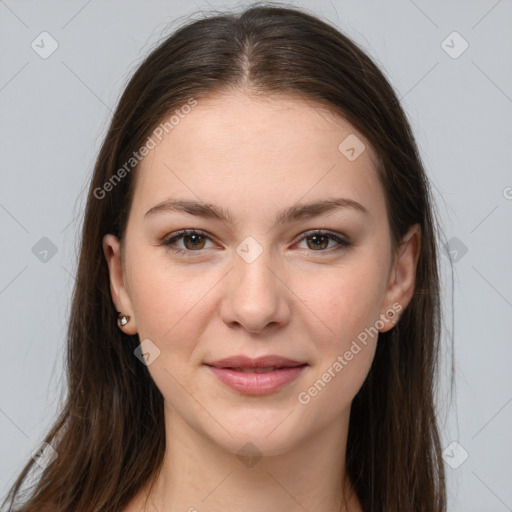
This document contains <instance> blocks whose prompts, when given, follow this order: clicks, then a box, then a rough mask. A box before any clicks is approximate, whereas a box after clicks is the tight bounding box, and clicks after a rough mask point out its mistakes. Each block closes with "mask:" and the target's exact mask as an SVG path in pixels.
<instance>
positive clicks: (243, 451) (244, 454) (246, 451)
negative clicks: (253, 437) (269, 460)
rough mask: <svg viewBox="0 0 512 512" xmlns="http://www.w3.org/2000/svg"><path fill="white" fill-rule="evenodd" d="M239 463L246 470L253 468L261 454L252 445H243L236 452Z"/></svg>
mask: <svg viewBox="0 0 512 512" xmlns="http://www.w3.org/2000/svg"><path fill="white" fill-rule="evenodd" d="M236 456H237V457H238V459H239V460H240V462H241V463H242V464H243V465H244V466H247V467H248V468H252V467H254V466H255V465H256V464H257V463H258V461H259V460H260V459H261V452H260V451H259V450H258V447H257V446H255V445H254V444H253V443H251V442H248V443H245V444H244V445H243V446H242V448H240V450H239V451H238V453H237V455H236Z"/></svg>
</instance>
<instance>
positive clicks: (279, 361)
mask: <svg viewBox="0 0 512 512" xmlns="http://www.w3.org/2000/svg"><path fill="white" fill-rule="evenodd" d="M206 364H207V365H208V366H214V367H215V368H244V369H250V368H269V367H271V366H277V367H294V366H301V365H304V364H306V363H304V362H303V361H295V360H294V359H289V358H287V357H282V356H277V355H268V356H262V357H258V358H256V359H251V358H250V357H247V356H242V355H240V356H230V357H226V358H224V359H219V360H218V361H213V362H212V363H206Z"/></svg>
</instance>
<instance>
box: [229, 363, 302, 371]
mask: <svg viewBox="0 0 512 512" xmlns="http://www.w3.org/2000/svg"><path fill="white" fill-rule="evenodd" d="M301 366H307V364H305V363H304V364H301V365H297V366H270V367H269V368H231V367H227V368H220V369H221V370H233V371H234V372H241V373H269V372H274V371H276V370H283V369H285V368H286V369H287V368H299V367H301Z"/></svg>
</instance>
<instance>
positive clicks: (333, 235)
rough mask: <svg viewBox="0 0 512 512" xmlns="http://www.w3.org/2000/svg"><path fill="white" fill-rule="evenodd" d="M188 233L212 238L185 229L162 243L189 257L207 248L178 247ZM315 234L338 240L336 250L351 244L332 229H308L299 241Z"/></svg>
mask: <svg viewBox="0 0 512 512" xmlns="http://www.w3.org/2000/svg"><path fill="white" fill-rule="evenodd" d="M186 235H200V236H202V237H204V238H208V239H211V238H210V237H209V236H208V234H207V233H205V232H204V231H202V230H200V229H184V230H182V231H178V232H177V233H176V234H173V236H171V237H167V238H165V239H164V240H163V241H162V245H165V246H166V248H167V249H169V250H170V251H173V252H175V253H178V254H183V255H185V256H188V257H194V254H193V253H201V252H203V251H204V250H206V249H198V250H197V251H192V250H189V249H182V248H180V247H176V245H175V244H174V242H176V241H177V240H179V239H180V238H183V237H184V236H186ZM315 235H319V236H325V237H327V238H328V239H329V240H333V241H335V242H337V243H338V244H339V247H337V248H334V251H338V250H340V249H342V248H347V247H349V246H350V245H351V244H350V242H348V241H347V240H344V239H343V238H341V237H339V236H338V235H337V234H336V233H333V232H332V231H326V230H311V231H306V233H304V234H303V236H302V238H301V239H300V240H299V242H302V240H304V239H306V238H309V237H312V236H315ZM310 252H313V253H315V252H318V253H331V252H333V248H332V247H331V248H330V249H320V250H318V251H314V250H311V251H310Z"/></svg>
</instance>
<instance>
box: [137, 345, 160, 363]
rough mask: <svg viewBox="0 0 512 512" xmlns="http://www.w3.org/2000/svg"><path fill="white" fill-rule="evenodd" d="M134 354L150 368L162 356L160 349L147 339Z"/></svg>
mask: <svg viewBox="0 0 512 512" xmlns="http://www.w3.org/2000/svg"><path fill="white" fill-rule="evenodd" d="M133 353H134V354H135V356H136V357H137V358H138V359H139V360H140V361H141V362H142V363H144V364H145V365H146V366H149V365H150V364H151V363H152V362H153V361H154V360H155V359H156V358H157V357H158V356H159V355H160V349H159V348H158V347H157V346H156V345H155V344H154V343H153V342H152V341H151V340H150V339H149V338H146V339H145V340H144V341H143V342H142V343H141V344H140V345H139V346H138V347H137V348H136V349H135V350H134V351H133Z"/></svg>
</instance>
